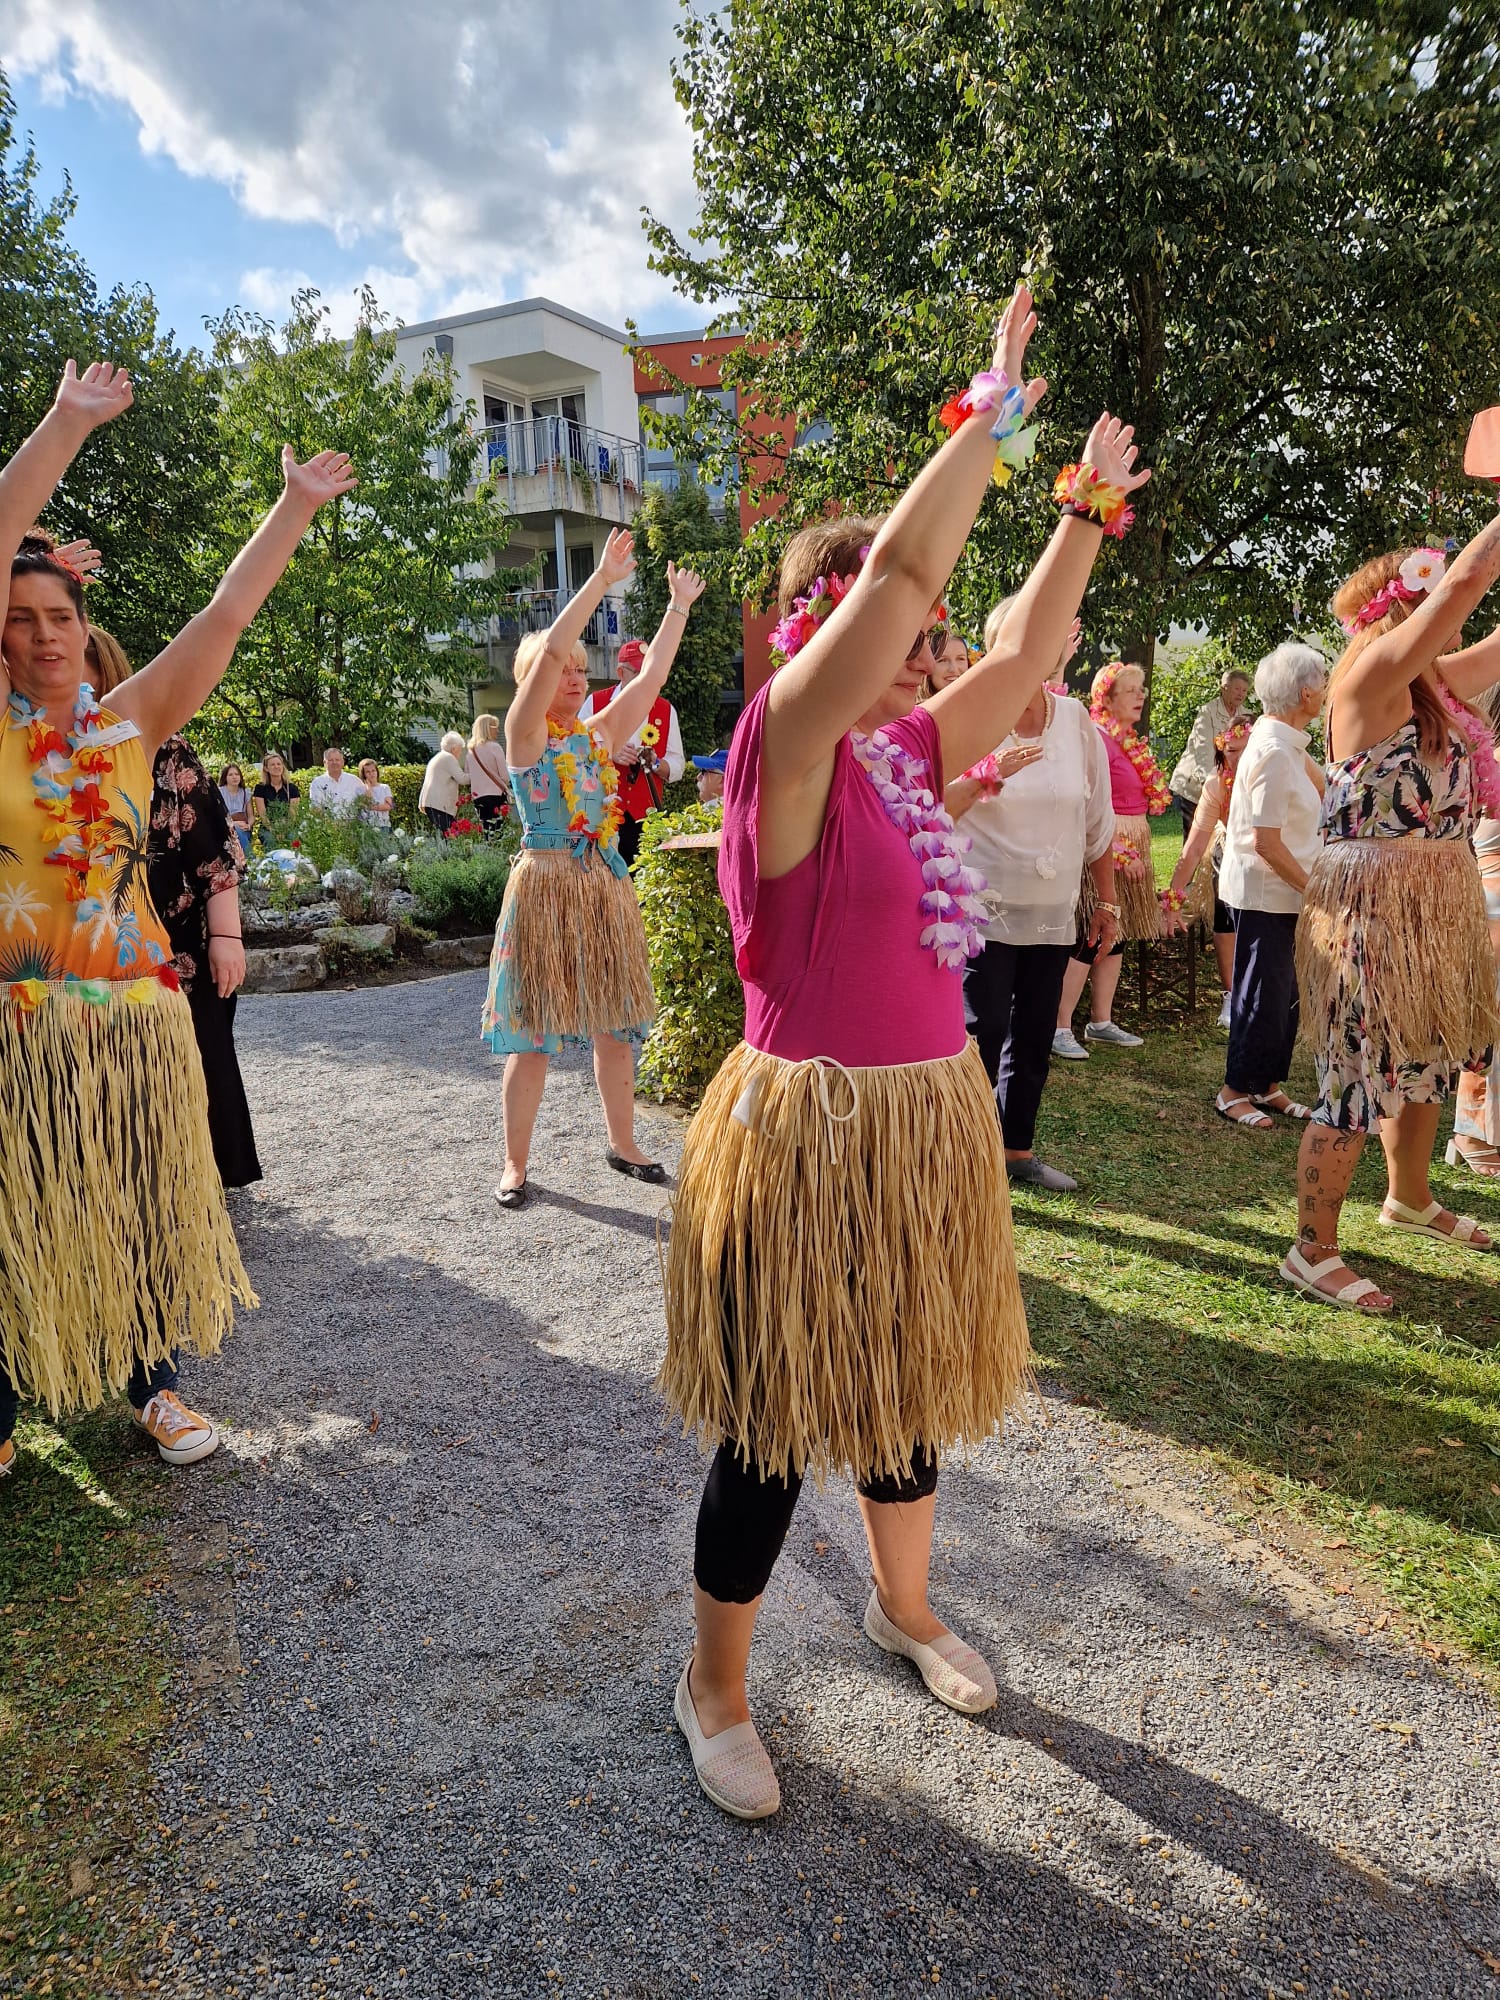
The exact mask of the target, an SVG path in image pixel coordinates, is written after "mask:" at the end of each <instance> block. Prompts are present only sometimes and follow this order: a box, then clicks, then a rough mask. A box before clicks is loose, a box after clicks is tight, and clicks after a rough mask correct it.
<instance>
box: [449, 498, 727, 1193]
mask: <svg viewBox="0 0 1500 2000" xmlns="http://www.w3.org/2000/svg"><path fill="white" fill-rule="evenodd" d="M634 568H635V558H634V554H633V552H632V542H631V538H630V536H629V535H628V534H626V533H625V532H624V531H623V530H622V531H619V532H617V533H615V534H612V535H611V536H610V538H609V540H608V542H607V543H606V545H605V550H604V556H603V559H602V560H601V562H600V564H599V566H598V568H597V569H596V570H595V571H594V573H593V575H592V576H591V577H590V578H589V580H588V582H587V583H586V584H584V586H583V588H582V589H581V590H580V591H579V592H578V594H577V596H576V597H574V598H573V599H572V600H571V601H570V602H569V603H568V604H566V605H565V606H564V607H563V609H562V611H560V612H559V614H558V616H557V618H556V619H555V620H554V622H553V624H552V625H551V627H550V628H549V629H548V630H547V631H546V632H538V633H529V634H528V635H527V636H526V638H524V639H523V640H522V641H521V644H520V646H519V647H518V648H517V650H516V663H515V676H516V688H517V693H516V698H515V700H514V701H513V702H512V703H511V706H510V712H509V714H508V715H507V716H506V721H505V760H506V763H507V764H508V765H509V766H510V772H511V782H512V785H513V787H514V792H515V799H516V805H517V807H518V809H519V811H520V815H521V824H522V828H523V834H522V840H521V852H520V855H519V856H518V857H517V860H516V865H515V867H514V868H513V869H512V870H511V875H510V881H509V882H508V883H507V885H506V890H505V901H504V903H503V905H502V906H501V910H500V921H499V923H498V924H497V925H496V926H495V946H494V950H493V951H492V952H491V954H490V982H489V990H488V992H487V993H486V995H485V1003H484V1015H483V1018H482V1021H481V1024H480V1033H481V1036H482V1038H483V1040H484V1042H485V1043H486V1045H487V1046H488V1047H489V1048H490V1049H491V1050H492V1051H493V1053H494V1054H496V1055H503V1056H504V1057H505V1082H504V1087H503V1092H502V1100H501V1101H502V1107H503V1112H504V1120H505V1171H504V1173H503V1175H502V1176H501V1181H500V1185H499V1187H498V1188H497V1189H496V1190H495V1198H496V1200H497V1201H498V1202H499V1203H500V1205H501V1207H502V1208H521V1207H523V1206H524V1205H525V1202H526V1198H527V1192H528V1187H527V1165H528V1162H529V1159H530V1154H531V1135H532V1131H533V1129H534V1127H535V1125H536V1115H537V1112H538V1110H539V1109H540V1108H541V1102H542V1092H543V1090H544V1089H545V1087H546V1082H547V1064H548V1061H549V1059H550V1058H551V1057H552V1056H555V1055H557V1054H559V1053H560V1051H561V1049H562V1046H563V1044H564V1042H567V1041H579V1042H582V1041H589V1042H592V1043H593V1047H594V1080H595V1082H596V1083H597V1085H598V1087H599V1096H600V1099H601V1101H602V1102H603V1105H604V1123H605V1129H606V1131H607V1133H608V1146H607V1148H606V1150H605V1155H604V1157H605V1159H606V1160H607V1162H608V1163H609V1165H610V1166H611V1167H613V1168H614V1169H615V1170H616V1172H618V1173H622V1174H628V1175H629V1176H630V1177H631V1178H632V1179H635V1180H643V1181H661V1180H663V1179H664V1178H665V1176H664V1175H663V1173H662V1169H661V1167H660V1165H659V1164H658V1163H657V1162H656V1161H654V1160H648V1159H647V1157H646V1155H645V1154H644V1153H643V1152H642V1151H641V1149H640V1147H639V1146H637V1144H636V1142H635V1052H636V1049H637V1048H638V1047H639V1045H640V1042H641V1039H642V1037H643V1036H644V1034H645V1031H646V1029H647V1028H648V1027H649V1026H650V1025H651V1017H652V1015H653V1013H654V1012H655V1008H654V1005H653V1001H652V995H651V973H650V968H649V967H648V965H647V962H646V933H645V928H644V926H643V925H642V923H641V913H640V907H639V905H638V904H637V902H636V899H635V891H634V889H633V888H632V887H631V883H630V877H629V873H628V871H627V869H626V865H625V862H624V859H623V857H622V856H621V854H620V850H619V844H618V841H617V839H616V833H617V830H618V827H619V823H620V816H621V815H620V806H619V779H618V774H617V772H616V770H615V766H614V763H613V761H612V755H613V752H614V750H615V748H616V746H617V745H619V744H622V743H624V742H626V740H627V739H628V738H629V737H630V736H631V734H632V733H633V731H635V730H636V729H637V728H639V726H640V725H641V723H643V722H644V721H645V720H646V717H647V716H648V715H649V713H650V709H651V704H652V702H654V701H655V699H656V697H657V695H658V694H660V692H661V689H662V686H663V683H664V682H665V681H666V678H667V673H668V671H669V669H670V667H671V665H672V661H673V659H674V658H675V657H676V653H677V648H678V645H679V644H680V643H681V639H682V633H683V629H684V627H685V626H686V623H687V617H688V612H689V610H690V608H691V607H692V605H693V604H694V603H695V602H696V601H697V599H698V598H699V597H701V596H702V594H703V588H704V586H703V580H702V578H701V577H699V576H696V575H694V573H693V572H692V571H691V570H678V569H676V568H675V567H674V566H673V565H672V564H671V563H668V565H667V583H668V587H669V590H670V593H671V598H670V602H669V604H668V606H667V611H666V614H665V616H664V617H663V619H662V622H661V626H660V628H659V629H658V631H657V634H656V637H655V638H654V639H653V640H652V642H651V644H650V646H649V647H648V648H647V652H646V659H645V664H644V666H643V667H642V669H641V671H640V673H639V674H638V675H637V676H636V678H635V679H634V680H633V681H632V682H631V683H630V684H629V686H628V687H624V688H622V689H621V690H620V692H619V694H618V695H616V697H615V698H614V700H613V701H611V702H610V704H609V706H608V707H607V708H605V709H604V710H603V711H602V713H600V714H599V715H597V716H594V717H592V718H591V719H590V720H589V721H588V722H587V723H584V722H581V721H580V720H579V715H578V711H579V709H580V708H581V707H582V706H583V702H584V698H585V696H586V695H587V693H588V673H587V666H588V655H587V653H586V652H585V650H584V646H583V633H584V629H585V627H586V626H587V624H588V621H589V619H590V618H591V617H592V616H593V615H594V612H595V611H596V610H597V609H598V607H599V605H600V603H601V601H602V600H603V598H604V595H605V592H606V591H608V590H610V589H612V588H613V587H614V586H616V585H617V584H621V583H623V582H625V580H626V579H627V578H628V577H629V576H630V575H631V573H632V571H633V570H634Z"/></svg>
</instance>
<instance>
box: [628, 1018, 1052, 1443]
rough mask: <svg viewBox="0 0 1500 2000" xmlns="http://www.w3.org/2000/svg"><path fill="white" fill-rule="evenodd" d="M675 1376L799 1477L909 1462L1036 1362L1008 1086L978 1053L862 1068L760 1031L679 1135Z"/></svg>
mask: <svg viewBox="0 0 1500 2000" xmlns="http://www.w3.org/2000/svg"><path fill="white" fill-rule="evenodd" d="M666 1295H667V1356H666V1361H665V1363H664V1365H663V1368H662V1372H661V1387H662V1389H663V1391H664V1393H665V1395H666V1398H667V1401H668V1402H669V1404H670V1405H671V1407H672V1408H673V1410H675V1411H676V1413H677V1414H678V1415H679V1416H680V1417H681V1418H682V1421H683V1426H684V1429H685V1430H689V1431H695V1432H696V1433H697V1434H698V1436H699V1438H700V1440H701V1442H702V1443H703V1444H704V1445H705V1446H706V1447H710V1448H711V1447H714V1446H717V1445H719V1444H722V1443H725V1442H728V1443H730V1444H731V1445H732V1446H733V1447H734V1448H735V1450H736V1451H737V1452H738V1453H739V1454H740V1455H741V1457H743V1458H744V1459H745V1460H746V1462H747V1463H749V1464H752V1465H755V1466H758V1467H760V1468H762V1469H763V1470H764V1471H765V1472H766V1473H768V1474H770V1473H774V1474H778V1475H780V1476H782V1477H785V1475H786V1474H787V1472H788V1471H789V1470H791V1471H795V1472H797V1473H799V1474H801V1473H805V1472H807V1471H812V1472H813V1473H814V1474H815V1475H818V1476H821V1475H822V1474H824V1473H825V1472H827V1471H829V1470H832V1469H835V1468H838V1467H848V1468H850V1469H851V1470H852V1471H853V1472H854V1474H855V1475H856V1477H859V1478H876V1477H880V1476H882V1475H895V1476H904V1475H905V1474H907V1473H908V1472H909V1470H910V1466H911V1462H912V1457H913V1454H914V1452H915V1450H916V1448H917V1447H918V1446H919V1445H925V1446H927V1447H928V1448H930V1449H933V1450H937V1451H943V1450H945V1449H947V1448H948V1447H950V1446H952V1445H954V1444H956V1443H957V1442H958V1441H959V1440H960V1439H970V1440H973V1439H978V1438H982V1437H985V1436H987V1435H988V1434H989V1433H990V1432H992V1431H994V1430H995V1429H996V1428H998V1426H999V1425H1000V1424H1001V1422H1002V1421H1003V1419H1004V1416H1005V1413H1006V1410H1007V1409H1008V1408H1009V1407H1010V1405H1011V1404H1012V1403H1013V1402H1014V1401H1015V1399H1016V1397H1017V1395H1018V1394H1019V1393H1020V1391H1021V1389H1022V1387H1023V1385H1024V1384H1025V1383H1026V1382H1027V1380H1028V1368H1029V1360H1030V1345H1029V1341H1028V1338H1027V1333H1026V1315H1025V1309H1024V1307H1023V1305H1022V1303H1021V1294H1020V1287H1019V1285H1018V1283H1017V1279H1016V1264H1015V1253H1014V1250H1013V1247H1012V1242H1011V1225H1010V1197H1009V1192H1008V1188H1007V1183H1006V1178H1005V1158H1004V1153H1003V1150H1002V1145H1001V1138H1000V1131H999V1126H998V1124H997V1122H996V1118H995V1101H994V1096H993V1094H992V1092H991V1090H990V1087H989V1084H988V1081H987V1080H986V1078H985V1074H984V1068H983V1065H982V1064H981V1062H980V1060H979V1056H978V1052H977V1051H976V1050H975V1048H974V1047H973V1045H972V1043H971V1044H970V1045H968V1046H967V1047H966V1048H965V1050H964V1052H963V1053H962V1054H961V1055H958V1056H953V1057H950V1058H947V1059H945V1060H942V1061H937V1062H923V1063H911V1064H906V1065H901V1066H897V1067H891V1068H879V1069H854V1070H846V1069H843V1068H841V1067H839V1066H838V1065H837V1064H835V1063H828V1062H821V1061H817V1060H814V1061H810V1062H795V1063H794V1062H786V1061H783V1060H782V1059H781V1058H779V1057H777V1056H770V1055H764V1054H762V1053H761V1052H760V1051H759V1050H756V1049H752V1048H750V1047H748V1046H747V1045H746V1044H745V1043H741V1044H740V1046H739V1047H738V1048H737V1049H735V1050H734V1051H733V1052H732V1053H731V1054H730V1055H729V1057H728V1058H727V1059H726V1061H725V1063H724V1066H723V1068H722V1069H721V1070H720V1071H719V1074H718V1076H717V1077H716V1078H715V1079H714V1081H713V1083H712V1084H711V1085H710V1086H709V1090H708V1094H707V1096H706V1097H705V1099H704V1102H703V1107H702V1109H701V1110H700V1111H699V1113H698V1115H697V1117H696V1118H695V1119H694V1120H693V1123H692V1126H691V1128H690V1130H689V1132H688V1137H687V1143H686V1145H685V1147H684V1149H683V1160H682V1175H681V1182H680V1187H679V1191H678V1195H677V1199H676V1203H675V1210H674V1215H673V1221H672V1235H671V1242H670V1245H669V1248H668V1252H667V1263H666Z"/></svg>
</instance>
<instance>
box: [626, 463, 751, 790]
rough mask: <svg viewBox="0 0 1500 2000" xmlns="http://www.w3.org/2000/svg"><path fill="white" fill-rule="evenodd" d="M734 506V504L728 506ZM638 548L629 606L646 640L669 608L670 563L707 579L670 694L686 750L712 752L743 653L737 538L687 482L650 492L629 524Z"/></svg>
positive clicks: (690, 621) (702, 494)
mask: <svg viewBox="0 0 1500 2000" xmlns="http://www.w3.org/2000/svg"><path fill="white" fill-rule="evenodd" d="M730 504H731V505H733V502H732V501H731V503H730ZM631 528H632V531H633V532H634V535H635V543H636V569H635V582H634V583H633V584H632V585H631V588H630V592H629V594H628V596H627V597H626V600H625V615H626V618H627V619H628V621H629V623H630V627H631V630H632V631H634V632H636V633H638V634H639V635H640V636H641V637H642V638H649V637H650V635H651V634H652V633H653V632H654V631H655V630H656V628H657V626H658V625H659V624H660V623H661V621H662V617H663V615H664V614H665V612H666V608H667V564H668V562H669V561H671V562H674V563H678V564H685V565H687V566H688V567H690V568H692V569H696V570H697V571H698V572H699V573H700V575H703V576H705V577H707V579H708V588H707V590H705V591H704V593H703V595H702V597H700V598H699V600H698V602H697V603H696V604H695V605H694V607H693V611H692V615H691V617H690V618H689V619H688V623H687V630H686V632H684V633H683V635H682V644H681V646H680V648H679V649H678V653H677V658H676V660H675V661H674V662H673V664H672V675H671V679H670V680H669V681H668V683H667V694H668V696H669V698H670V699H671V701H672V704H673V706H674V707H675V708H676V710H677V715H678V719H679V721H680V722H681V724H682V740H683V742H684V744H686V746H687V748H688V750H689V751H690V752H692V753H694V754H701V753H702V752H704V751H707V750H711V749H712V748H713V747H714V745H715V744H716V743H717V742H718V741H719V738H720V735H721V733H722V731H723V727H724V724H723V713H722V709H721V707H720V700H719V697H720V695H721V693H722V691H723V690H724V689H725V688H726V687H728V686H729V685H730V684H731V682H732V680H733V678H734V663H735V660H736V658H737V656H738V654H739V651H740V645H741V623H740V604H741V599H740V596H739V593H738V592H737V590H736V588H735V586H734V583H733V580H732V578H733V558H732V553H731V552H732V551H734V550H736V549H738V547H739V539H740V538H739V535H738V533H737V532H736V530H735V528H734V526H733V525H732V523H731V522H730V521H729V520H728V519H727V518H726V519H724V520H715V518H714V515H713V512H712V509H711V508H710V506H709V503H708V494H707V493H706V492H705V491H704V489H703V487H702V486H700V485H699V483H698V481H697V480H696V479H693V478H692V477H690V476H684V478H683V479H682V481H681V483H680V484H679V485H678V486H677V488H676V490H675V491H674V492H668V491H667V490H666V489H665V488H664V487H660V486H653V487H651V488H649V489H648V490H647V493H646V496H645V498H644V500H643V501H642V503H641V509H640V512H639V513H638V514H637V515H636V517H635V520H634V521H633V522H632V523H631Z"/></svg>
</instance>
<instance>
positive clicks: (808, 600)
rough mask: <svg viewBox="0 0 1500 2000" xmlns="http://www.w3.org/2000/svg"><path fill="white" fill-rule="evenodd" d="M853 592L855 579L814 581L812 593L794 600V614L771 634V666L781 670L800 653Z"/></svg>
mask: <svg viewBox="0 0 1500 2000" xmlns="http://www.w3.org/2000/svg"><path fill="white" fill-rule="evenodd" d="M853 588H854V578H853V577H852V576H816V577H814V578H813V583H812V588H811V590H809V591H808V592H807V593H806V595H805V596H803V597H794V598H793V599H792V608H791V610H790V611H789V612H788V613H787V614H786V616H785V618H783V619H782V620H781V621H780V623H779V624H777V625H776V626H775V628H774V629H773V631H772V633H771V642H770V644H771V665H772V666H773V667H775V668H777V669H780V668H782V667H784V666H785V665H786V663H787V661H788V660H790V659H791V658H792V656H793V655H794V654H796V653H800V652H801V651H802V648H803V647H804V646H805V645H806V644H807V642H808V640H809V639H810V638H811V637H812V635H813V633H814V632H816V631H817V629H818V627H819V626H820V625H821V624H822V622H823V620H824V619H825V618H826V617H827V616H828V614H829V612H830V611H832V610H833V609H834V607H835V606H836V605H839V604H842V603H843V601H844V599H845V598H846V597H847V596H848V595H849V592H850V591H851V590H852V589H853Z"/></svg>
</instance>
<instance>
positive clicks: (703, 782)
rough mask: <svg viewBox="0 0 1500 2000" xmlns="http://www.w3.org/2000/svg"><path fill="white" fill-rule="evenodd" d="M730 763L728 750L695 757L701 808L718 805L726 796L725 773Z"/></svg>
mask: <svg viewBox="0 0 1500 2000" xmlns="http://www.w3.org/2000/svg"><path fill="white" fill-rule="evenodd" d="M728 763H729V752H728V751H727V750H715V751H713V752H712V753H711V755H709V756H707V757H695V758H694V759H693V769H694V770H695V771H696V772H697V773H698V803H699V805H700V806H713V805H717V804H718V803H719V801H720V800H721V799H722V798H723V796H724V772H725V769H726V767H727V766H728Z"/></svg>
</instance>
